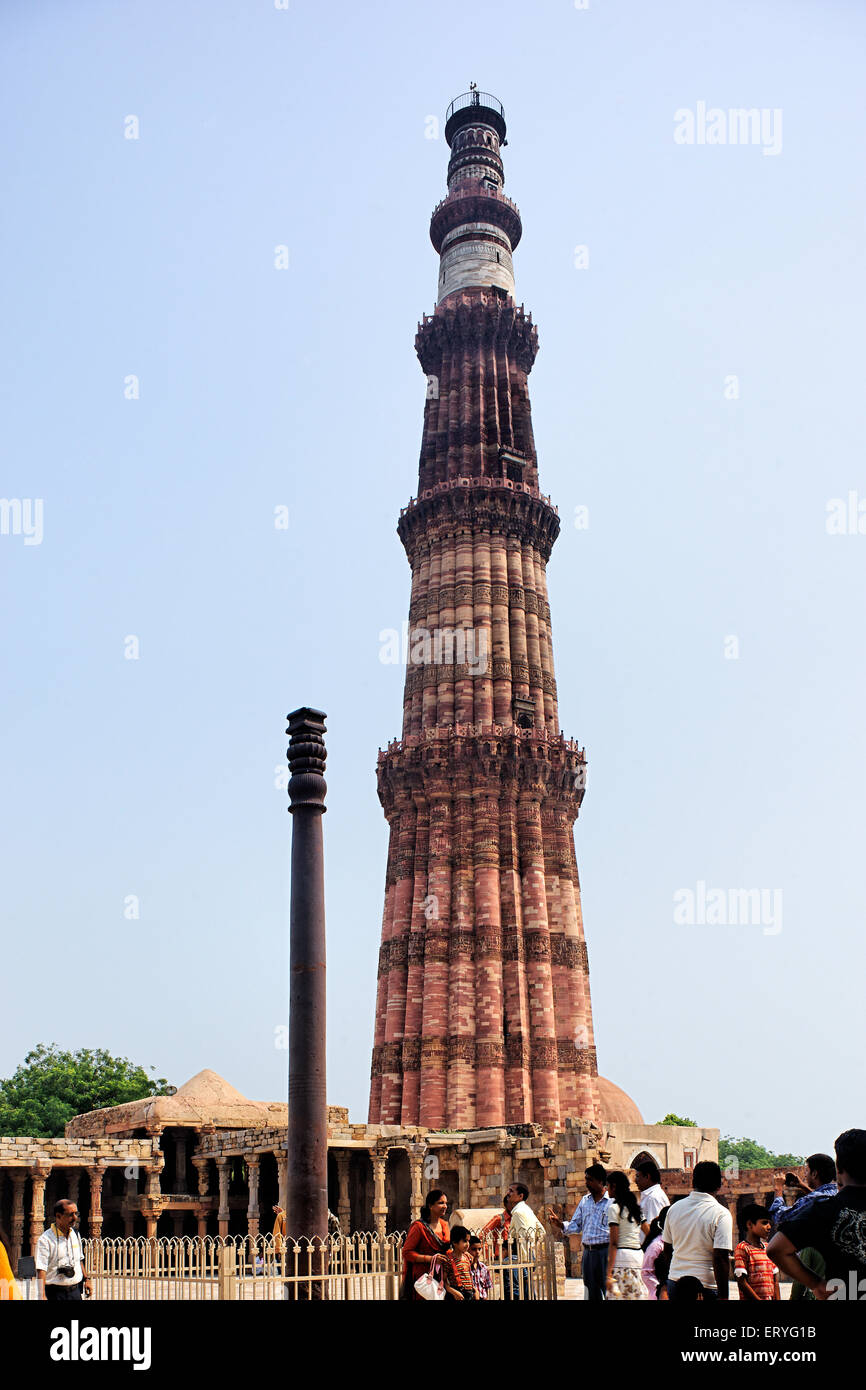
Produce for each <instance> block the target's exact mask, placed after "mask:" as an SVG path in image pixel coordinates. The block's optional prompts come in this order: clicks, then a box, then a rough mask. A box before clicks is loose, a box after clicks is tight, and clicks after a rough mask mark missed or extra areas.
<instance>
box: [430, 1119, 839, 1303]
mask: <svg viewBox="0 0 866 1390" xmlns="http://www.w3.org/2000/svg"><path fill="white" fill-rule="evenodd" d="M835 1150H836V1158H835V1160H834V1159H833V1158H831V1157H830V1155H829V1154H825V1153H814V1154H811V1155H810V1156H809V1158H807V1159H806V1162H805V1164H804V1167H803V1171H802V1177H799V1176H797V1175H795V1174H786V1175H785V1177H784V1179H782V1178H780V1179H779V1181H778V1182H777V1189H778V1190H777V1193H776V1197H775V1199H774V1200H773V1202H772V1203H771V1205H770V1206H769V1207H765V1206H761V1205H760V1204H759V1203H757V1202H752V1203H749V1204H748V1205H746V1206H744V1207H743V1208H741V1209H740V1210H739V1211H738V1213H737V1219H738V1223H739V1226H740V1232H739V1234H740V1239H739V1240H738V1241H737V1242H736V1243H735V1242H734V1238H733V1218H732V1215H731V1212H730V1211H729V1210H728V1208H727V1207H726V1206H725V1205H724V1204H723V1202H722V1201H721V1200H720V1199H719V1196H718V1194H719V1192H720V1191H721V1187H722V1171H721V1169H720V1167H719V1165H718V1163H710V1162H703V1163H698V1164H697V1165H696V1166H695V1169H694V1172H693V1174H692V1191H691V1192H690V1193H689V1195H688V1196H687V1197H683V1198H681V1199H680V1200H677V1201H674V1202H673V1203H670V1202H669V1200H668V1197H667V1194H666V1193H665V1192H664V1191H663V1189H662V1185H661V1174H660V1172H659V1170H658V1168H657V1167H656V1165H655V1163H653V1162H652V1161H651V1160H649V1159H644V1160H643V1161H641V1162H639V1163H638V1164H637V1165H636V1167H635V1168H634V1170H633V1171H634V1181H635V1187H636V1188H637V1191H636V1192H635V1191H634V1190H633V1189H632V1185H631V1183H630V1181H629V1178H628V1175H627V1174H626V1173H622V1172H607V1171H606V1170H605V1169H604V1168H603V1167H602V1165H601V1164H600V1163H593V1164H590V1166H589V1167H588V1168H587V1169H586V1173H585V1175H584V1180H585V1183H586V1196H585V1197H583V1198H582V1199H581V1201H580V1203H579V1204H578V1206H577V1208H576V1210H575V1212H574V1214H573V1215H572V1217H571V1219H570V1221H568V1222H563V1221H562V1220H561V1218H560V1217H559V1216H557V1215H556V1213H554V1212H553V1211H551V1210H548V1212H547V1213H546V1217H547V1221H548V1225H549V1226H550V1227H551V1228H552V1230H553V1231H554V1233H555V1234H558V1235H560V1236H561V1237H563V1238H565V1237H568V1236H577V1237H579V1241H580V1247H581V1256H582V1276H583V1286H584V1297H585V1298H586V1299H588V1300H590V1301H593V1302H595V1301H598V1302H600V1301H603V1300H605V1299H624V1300H628V1301H634V1300H638V1299H650V1300H655V1301H658V1302H665V1301H667V1300H674V1301H676V1302H696V1301H699V1300H704V1299H706V1300H710V1299H726V1298H728V1296H729V1287H730V1280H731V1277H732V1275H733V1279H734V1282H735V1286H736V1288H737V1291H738V1294H739V1297H740V1299H742V1300H744V1301H755V1300H757V1301H777V1300H778V1299H779V1298H780V1297H781V1293H780V1286H779V1275H780V1271H781V1272H782V1273H783V1274H786V1275H788V1277H789V1278H790V1279H791V1280H792V1287H791V1295H790V1296H791V1299H793V1300H796V1299H817V1300H825V1299H829V1300H834V1299H849V1298H855V1299H856V1298H860V1297H864V1298H866V1130H862V1129H849V1130H846V1131H845V1133H844V1134H840V1135H839V1138H838V1139H837V1140H836V1144H835ZM528 1199H529V1189H528V1188H527V1187H526V1186H525V1185H524V1184H522V1183H513V1184H512V1185H511V1187H509V1189H508V1191H507V1192H506V1194H505V1199H504V1210H503V1211H502V1212H501V1213H499V1214H498V1215H497V1216H495V1217H494V1218H493V1219H492V1220H491V1221H488V1222H487V1224H486V1225H485V1226H484V1227H483V1229H482V1231H481V1233H480V1234H476V1235H473V1234H472V1233H471V1232H470V1231H469V1230H468V1229H467V1228H466V1227H465V1226H462V1225H455V1226H453V1227H450V1228H449V1225H448V1222H447V1220H446V1213H447V1210H448V1198H447V1196H446V1194H445V1193H444V1192H443V1191H441V1189H438V1188H436V1189H434V1190H433V1191H432V1192H430V1193H428V1195H427V1200H426V1203H425V1205H424V1207H423V1208H422V1211H421V1218H420V1220H418V1221H415V1222H413V1223H412V1226H411V1227H410V1229H409V1233H408V1235H407V1237H406V1242H405V1245H404V1247H403V1296H404V1297H405V1298H408V1299H416V1300H430V1299H436V1300H438V1301H453V1302H478V1301H482V1300H484V1299H487V1298H488V1297H490V1295H491V1292H492V1286H493V1281H492V1277H491V1273H490V1270H489V1268H488V1267H487V1265H486V1264H484V1262H483V1258H482V1255H483V1249H484V1239H483V1238H487V1240H488V1243H489V1244H490V1246H491V1248H492V1249H494V1250H495V1253H496V1256H497V1262H498V1263H501V1264H502V1265H503V1266H506V1268H505V1279H504V1284H503V1293H504V1296H505V1297H506V1298H511V1299H516V1298H522V1297H523V1298H525V1297H527V1294H528V1283H527V1282H526V1281H527V1278H528V1276H527V1272H526V1269H525V1263H526V1261H525V1258H524V1259H522V1260H521V1255H520V1252H521V1250H523V1251H525V1249H526V1241H525V1237H526V1236H527V1235H529V1234H530V1233H531V1232H533V1231H536V1232H539V1233H541V1232H543V1231H544V1230H545V1228H544V1226H542V1223H541V1222H540V1221H539V1219H538V1217H537V1216H536V1215H535V1213H534V1212H533V1211H532V1209H531V1207H530V1206H529V1201H528ZM512 1264H514V1265H517V1264H520V1265H521V1267H520V1268H507V1266H509V1265H512ZM521 1280H522V1281H523V1283H521ZM861 1281H862V1282H861Z"/></svg>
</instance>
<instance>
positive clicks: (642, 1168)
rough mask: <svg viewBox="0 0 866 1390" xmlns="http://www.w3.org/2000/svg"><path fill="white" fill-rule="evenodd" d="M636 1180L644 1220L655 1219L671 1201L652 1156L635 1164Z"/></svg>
mask: <svg viewBox="0 0 866 1390" xmlns="http://www.w3.org/2000/svg"><path fill="white" fill-rule="evenodd" d="M634 1182H635V1187H636V1188H637V1190H638V1192H639V1193H640V1214H641V1216H642V1217H643V1219H644V1221H653V1220H654V1219H655V1217H657V1216H658V1214H659V1212H660V1211H664V1209H665V1207H667V1206H670V1202H669V1200H668V1195H667V1193H666V1192H665V1191H663V1189H662V1175H661V1173H660V1172H659V1170H658V1168H657V1167H656V1165H655V1164H654V1163H653V1161H652V1159H651V1158H645V1159H643V1160H642V1161H641V1162H640V1163H636V1164H635V1166H634Z"/></svg>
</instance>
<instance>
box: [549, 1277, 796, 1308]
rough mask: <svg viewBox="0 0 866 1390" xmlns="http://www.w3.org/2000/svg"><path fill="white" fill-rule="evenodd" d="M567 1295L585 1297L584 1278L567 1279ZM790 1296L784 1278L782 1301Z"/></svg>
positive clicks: (788, 1286) (733, 1294)
mask: <svg viewBox="0 0 866 1390" xmlns="http://www.w3.org/2000/svg"><path fill="white" fill-rule="evenodd" d="M730 1293H731V1294H732V1296H733V1297H734V1298H738V1297H739V1296H738V1294H737V1293H736V1291H735V1290H734V1289H731V1290H730ZM565 1296H566V1298H583V1280H582V1279H566V1281H565ZM790 1297H791V1285H790V1284H789V1283H788V1282H787V1280H783V1281H782V1302H783V1303H784V1301H785V1299H786V1298H790Z"/></svg>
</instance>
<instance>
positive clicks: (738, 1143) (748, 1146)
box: [719, 1134, 803, 1168]
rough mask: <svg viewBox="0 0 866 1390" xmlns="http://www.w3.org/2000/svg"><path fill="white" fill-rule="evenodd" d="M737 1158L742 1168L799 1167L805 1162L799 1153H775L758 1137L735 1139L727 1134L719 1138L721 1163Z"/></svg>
mask: <svg viewBox="0 0 866 1390" xmlns="http://www.w3.org/2000/svg"><path fill="white" fill-rule="evenodd" d="M732 1158H735V1159H736V1160H737V1162H738V1163H739V1165H740V1167H741V1168H799V1167H800V1165H801V1164H802V1162H803V1159H802V1157H800V1156H799V1155H798V1154H774V1153H772V1152H771V1151H770V1150H769V1149H765V1148H764V1146H763V1144H759V1143H758V1141H757V1140H756V1139H735V1138H734V1136H733V1135H732V1134H725V1135H723V1136H722V1138H721V1139H720V1140H719V1163H720V1164H721V1165H722V1167H723V1168H724V1166H725V1164H726V1163H727V1162H728V1161H729V1160H730V1159H732Z"/></svg>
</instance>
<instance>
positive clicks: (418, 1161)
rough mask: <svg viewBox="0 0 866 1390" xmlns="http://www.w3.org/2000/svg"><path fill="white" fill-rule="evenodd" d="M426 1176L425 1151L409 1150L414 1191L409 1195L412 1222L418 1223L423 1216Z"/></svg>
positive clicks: (418, 1149) (410, 1174) (410, 1176)
mask: <svg viewBox="0 0 866 1390" xmlns="http://www.w3.org/2000/svg"><path fill="white" fill-rule="evenodd" d="M423 1176H424V1150H423V1148H420V1147H419V1148H417V1149H410V1150H409V1178H410V1180H411V1183H412V1190H411V1192H410V1194H409V1216H410V1219H411V1220H412V1221H418V1220H419V1218H420V1216H421V1204H422V1202H423V1201H424V1191H423V1188H422V1186H421V1180H422V1178H423Z"/></svg>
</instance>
